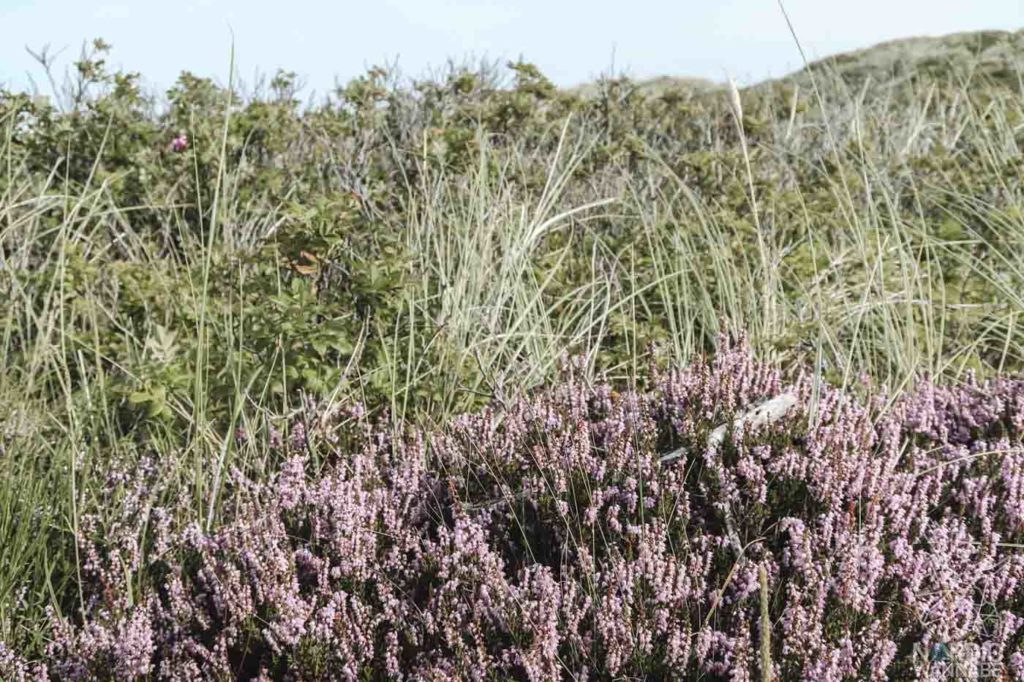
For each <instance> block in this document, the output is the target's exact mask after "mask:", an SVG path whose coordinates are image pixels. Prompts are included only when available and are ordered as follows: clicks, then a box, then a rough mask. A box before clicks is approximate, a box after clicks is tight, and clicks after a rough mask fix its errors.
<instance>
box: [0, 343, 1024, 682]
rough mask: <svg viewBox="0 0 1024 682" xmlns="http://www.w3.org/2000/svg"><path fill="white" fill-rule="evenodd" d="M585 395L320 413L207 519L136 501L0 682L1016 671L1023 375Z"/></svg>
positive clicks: (713, 369) (91, 546) (663, 383)
mask: <svg viewBox="0 0 1024 682" xmlns="http://www.w3.org/2000/svg"><path fill="white" fill-rule="evenodd" d="M580 375H581V372H580V367H579V366H577V365H574V364H572V363H568V364H567V365H566V367H565V370H564V379H563V381H562V383H560V384H559V385H557V386H556V387H554V388H553V389H552V390H550V391H549V392H546V393H544V394H542V395H539V396H536V397H534V398H531V399H526V398H524V399H520V400H518V401H516V402H514V403H511V404H508V405H507V406H505V407H504V408H503V409H501V410H499V409H497V408H488V409H485V410H483V411H481V412H478V413H474V414H467V415H464V416H461V417H459V418H456V419H455V420H454V421H453V422H451V423H450V424H449V425H448V427H447V428H445V429H442V430H438V431H432V432H428V431H410V432H409V433H407V434H405V435H403V436H401V437H398V436H395V435H394V433H393V431H392V430H391V429H390V428H385V427H382V426H379V425H377V424H375V423H374V422H373V421H372V420H371V419H370V418H369V417H367V416H366V415H364V414H363V412H362V410H361V409H358V408H356V409H351V408H350V409H348V410H346V411H338V410H332V411H321V412H320V413H318V414H315V415H311V416H310V418H308V419H307V420H306V421H305V424H304V426H303V427H302V428H298V427H296V428H294V429H292V431H291V433H289V434H288V437H283V436H279V437H278V438H277V439H276V446H277V447H279V448H281V450H282V451H283V454H284V455H285V459H284V464H283V466H281V468H280V470H279V472H278V473H277V475H276V476H275V477H274V478H273V479H272V480H270V481H269V482H266V483H257V482H252V481H248V480H245V479H244V478H242V477H241V476H236V477H235V480H234V482H233V484H234V485H235V486H236V487H237V490H238V494H237V495H235V496H234V498H233V499H235V500H236V502H235V503H234V504H235V505H236V508H234V509H232V513H231V514H230V515H228V518H229V519H230V520H229V521H227V522H225V524H224V525H222V526H221V527H219V528H215V529H213V530H211V531H210V532H206V531H204V530H203V529H201V528H200V527H198V526H196V525H192V526H189V527H186V528H178V529H176V528H172V527H171V524H170V523H169V522H168V516H167V515H166V514H164V513H163V512H161V511H160V510H153V511H151V512H148V513H141V511H143V510H138V509H134V508H132V507H131V505H130V504H128V503H126V504H127V507H126V509H128V511H129V514H128V515H129V516H130V517H131V518H134V519H136V523H144V522H148V523H149V526H150V528H151V535H152V536H153V537H154V540H153V547H152V549H151V551H150V552H149V554H148V558H147V559H146V560H145V561H140V560H139V556H140V549H139V548H138V546H129V545H130V543H129V545H125V546H121V545H119V544H118V543H117V542H116V539H111V538H107V542H106V544H105V545H104V546H105V547H106V549H105V550H103V551H99V550H98V549H97V547H98V545H97V544H96V542H95V538H94V537H92V536H91V535H90V531H89V528H88V524H84V526H85V527H84V528H83V530H82V532H81V537H80V538H79V539H80V552H81V554H82V556H83V571H84V574H85V576H84V577H85V579H86V580H85V582H86V585H85V589H86V595H87V602H88V604H89V606H88V609H87V613H86V614H85V618H84V621H80V622H72V620H71V619H62V618H58V617H57V616H56V615H55V616H54V617H53V619H52V620H53V626H52V640H51V642H50V643H49V644H48V647H47V651H46V654H47V656H46V659H47V660H46V662H45V663H43V662H39V663H32V662H28V661H26V660H24V659H22V658H20V657H19V656H17V655H16V654H15V653H14V652H13V651H10V650H7V649H3V648H0V676H2V677H3V678H4V679H15V680H25V679H47V678H51V679H68V680H76V679H77V680H82V679H109V678H113V679H150V678H151V679H166V680H198V679H235V678H237V679H301V680H316V679H331V680H333V679H339V680H355V679H423V680H431V679H435V680H441V679H445V680H448V679H476V680H484V679H528V680H549V679H560V678H564V679H570V678H571V679H622V678H640V677H642V678H645V679H670V678H671V679H733V680H746V679H762V675H763V674H764V673H765V672H766V671H765V670H764V667H765V664H766V661H768V660H770V665H771V666H772V669H773V670H772V673H771V674H772V675H773V676H774V678H775V679H786V680H789V679H806V680H818V681H820V680H842V679H871V680H885V679H940V677H936V675H937V673H936V672H935V670H934V667H935V666H936V665H938V662H936V663H933V670H932V671H931V672H930V673H929V672H928V671H926V670H925V669H924V666H926V664H927V657H926V658H925V659H922V658H921V657H920V656H919V655H918V654H919V653H920V652H921V651H936V650H940V651H947V650H958V649H956V648H955V647H958V646H960V647H963V646H967V645H970V646H972V647H974V648H972V649H970V650H971V651H975V652H981V654H980V655H979V657H978V658H977V659H975V660H972V661H968V662H967V663H966V664H969V665H971V666H973V668H972V670H975V671H978V670H981V669H982V668H981V666H989V668H988V669H989V670H998V674H1000V675H1003V678H1002V679H1005V678H1007V677H1009V678H1012V679H1022V677H1024V649H1022V637H1024V634H1022V633H1024V630H1022V629H1021V626H1022V625H1024V618H1022V617H1021V616H1020V615H1019V614H1021V613H1024V590H1022V587H1024V552H1022V551H1021V547H1022V546H1024V545H1022V542H1024V443H1022V435H1024V381H1021V380H1010V379H1000V380H994V381H991V382H988V383H984V384H981V383H976V382H973V381H971V382H968V383H967V384H966V385H963V386H960V387H957V388H942V387H937V386H931V385H926V386H923V387H921V388H920V389H919V390H916V391H915V392H913V393H911V394H908V395H906V396H902V397H898V398H896V399H890V398H889V397H887V396H885V395H875V396H873V397H870V398H869V399H868V400H867V402H861V401H858V400H857V399H855V398H853V397H851V396H850V395H847V394H844V393H843V392H840V391H838V390H834V389H830V388H828V387H818V389H817V390H815V387H814V385H813V381H812V380H811V379H809V378H807V377H803V378H798V379H797V381H796V382H795V383H794V384H793V385H792V386H783V384H782V381H781V379H780V376H779V375H778V373H776V372H775V371H774V370H773V369H771V368H769V367H768V366H765V365H762V364H759V363H757V362H755V361H753V360H752V359H751V358H750V355H749V354H748V352H747V350H746V349H744V348H742V347H740V348H734V349H732V350H728V351H725V352H722V353H720V354H719V355H718V356H717V357H716V358H715V359H714V360H713V361H711V362H706V363H697V364H695V365H693V366H691V367H689V368H687V369H683V370H678V371H671V372H655V373H654V376H653V377H652V378H651V381H650V386H649V387H648V388H647V389H645V390H632V391H624V392H621V393H619V392H616V391H615V390H613V389H612V388H610V387H609V386H608V385H598V386H596V387H589V386H587V384H586V383H585V382H584V381H583V380H582V379H581V378H579V377H580ZM784 389H786V390H791V391H793V392H794V393H795V394H796V395H797V397H798V402H797V406H796V407H795V408H793V410H792V411H791V412H790V413H789V414H788V415H787V417H786V418H785V419H784V420H779V421H775V422H762V423H754V422H746V423H745V424H743V425H742V426H739V427H735V428H731V427H730V428H727V429H726V437H725V438H724V439H722V440H721V442H717V441H716V440H715V439H711V441H710V442H711V444H710V445H709V444H708V443H709V438H708V436H709V434H710V433H711V431H712V430H713V429H715V428H716V427H717V426H719V425H720V424H732V423H734V420H735V418H736V417H737V416H738V415H741V414H744V413H746V412H747V411H748V410H749V409H750V408H751V407H752V406H753V405H755V404H757V403H758V402H760V401H762V400H763V399H765V398H769V397H772V396H775V395H778V394H779V393H780V392H782V391H783V390H784ZM676 451H680V452H681V454H680V455H679V456H674V457H666V456H665V455H666V453H669V452H676ZM313 454H316V455H317V457H315V458H314V457H313V456H312V455H313ZM314 461H324V462H326V464H325V465H324V466H323V468H322V469H321V470H320V471H315V470H314V466H313V462H314ZM112 547H113V549H112ZM125 571H129V572H132V571H137V572H141V573H145V574H146V575H147V576H148V580H149V584H152V585H153V588H152V589H147V590H146V591H144V592H143V595H142V597H141V598H137V599H135V600H134V601H133V600H132V598H131V597H130V596H129V594H128V593H127V592H126V590H125V587H124V586H125V580H124V575H125ZM762 573H763V575H764V576H765V581H764V585H765V587H764V588H761V587H760V581H759V574H762ZM762 609H766V611H767V613H766V614H764V615H765V616H766V617H762V615H761V613H762ZM760 623H767V624H769V629H768V630H766V631H762V625H760ZM936 647H939V649H936ZM960 650H962V649H960ZM762 652H763V653H762ZM982 659H984V660H982ZM957 664H958V665H964V664H965V663H964V662H962V661H958V663H957ZM928 675H932V677H931V678H929V677H928Z"/></svg>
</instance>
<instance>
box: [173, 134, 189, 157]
mask: <svg viewBox="0 0 1024 682" xmlns="http://www.w3.org/2000/svg"><path fill="white" fill-rule="evenodd" d="M186 149H188V136H187V135H185V134H184V133H182V134H181V135H178V136H177V137H176V138H174V139H173V140H171V151H172V152H183V151H185V150H186Z"/></svg>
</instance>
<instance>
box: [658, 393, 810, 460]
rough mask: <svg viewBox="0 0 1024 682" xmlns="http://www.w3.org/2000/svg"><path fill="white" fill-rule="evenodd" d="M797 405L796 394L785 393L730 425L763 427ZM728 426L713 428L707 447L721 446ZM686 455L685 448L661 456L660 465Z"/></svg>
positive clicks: (761, 404)
mask: <svg viewBox="0 0 1024 682" xmlns="http://www.w3.org/2000/svg"><path fill="white" fill-rule="evenodd" d="M796 404H797V397H796V393H794V392H792V391H786V392H785V393H780V394H779V395H777V396H775V397H774V398H771V399H770V400H766V401H764V402H763V403H760V404H758V405H757V406H756V407H754V409H752V410H750V411H749V412H744V413H743V414H741V415H740V416H739V417H737V418H736V419H734V420H733V421H732V423H731V425H732V428H733V430H735V429H737V428H739V427H741V426H753V427H758V426H764V425H766V424H772V423H774V422H777V421H779V420H780V419H782V418H783V417H785V416H786V415H787V414H789V411H790V410H792V409H793V408H794V407H795V406H796ZM729 426H730V424H720V425H719V426H717V427H715V430H714V431H712V432H711V435H709V436H708V447H709V448H712V447H717V446H719V445H721V443H722V441H723V440H725V434H726V433H727V432H728V430H729ZM684 454H686V450H685V448H679V449H678V450H673V451H672V452H670V453H668V454H667V455H662V456H661V459H660V460H659V461H660V462H661V463H662V464H667V463H668V462H671V461H673V460H677V459H679V458H680V457H682V456H683V455H684Z"/></svg>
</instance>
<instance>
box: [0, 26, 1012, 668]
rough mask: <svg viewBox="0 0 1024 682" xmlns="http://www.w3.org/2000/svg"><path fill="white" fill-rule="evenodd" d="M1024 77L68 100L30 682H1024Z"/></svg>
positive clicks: (881, 58)
mask: <svg viewBox="0 0 1024 682" xmlns="http://www.w3.org/2000/svg"><path fill="white" fill-rule="evenodd" d="M1018 44H1019V34H998V33H984V34H977V35H973V36H959V37H957V38H956V40H955V41H953V42H952V43H951V45H953V46H954V47H955V50H954V51H953V52H950V55H952V56H950V57H949V61H946V62H944V61H943V59H942V58H940V57H939V56H936V55H938V54H940V52H939V51H937V48H936V45H938V43H936V44H931V43H929V45H931V47H929V48H928V49H929V52H928V54H927V55H925V56H924V57H922V59H923V60H924V61H921V60H917V61H914V60H911V61H893V60H892V59H895V57H892V59H890V57H891V56H892V55H893V54H895V53H896V52H898V51H894V48H892V46H887V47H886V48H885V49H884V50H881V51H875V52H870V54H869V55H868V56H869V57H870V59H869V58H867V57H865V55H847V56H844V57H843V58H841V59H836V60H832V61H829V62H824V63H818V64H812V65H810V66H809V67H808V68H807V69H804V70H802V71H801V72H799V73H797V74H794V75H793V76H791V77H787V78H784V79H779V80H777V81H772V82H766V83H760V84H755V85H752V86H749V87H744V88H741V89H737V90H731V89H730V88H729V87H727V86H724V85H723V86H718V85H715V84H700V83H692V82H689V81H685V80H681V81H673V80H667V81H658V82H654V83H637V82H633V81H631V80H630V79H629V78H626V77H624V76H621V75H618V74H610V75H608V76H606V77H602V78H601V79H599V80H598V81H596V82H595V83H593V84H590V85H589V86H588V87H586V88H579V89H572V90H567V89H564V88H558V87H556V86H555V85H554V84H552V83H551V82H550V81H549V80H548V79H546V78H545V77H544V75H543V74H542V73H541V72H540V71H539V70H538V69H537V68H536V67H534V66H532V65H530V64H529V63H526V62H514V63H510V64H507V65H500V64H490V63H483V64H470V65H460V64H452V65H449V66H448V67H447V68H445V69H441V70H439V71H437V72H435V73H433V74H429V75H427V76H424V77H419V78H406V77H403V76H402V75H401V74H399V73H397V72H396V71H394V70H392V69H384V68H373V69H370V70H368V71H367V73H366V74H365V75H364V76H362V77H359V78H357V79H355V80H353V81H351V82H349V83H346V84H341V85H339V87H338V88H336V89H335V90H333V91H331V92H329V93H320V94H318V95H316V96H312V95H308V94H307V93H304V92H303V90H302V88H301V83H300V82H299V80H298V79H297V78H296V77H295V76H294V74H290V73H287V72H280V73H277V74H275V75H274V76H273V77H272V78H269V79H267V80H265V81H258V82H249V83H245V82H241V81H240V80H238V79H237V77H236V76H235V75H234V74H233V72H231V70H230V69H226V71H227V73H228V74H230V75H229V76H227V77H226V78H225V79H224V82H219V81H215V80H211V79H206V78H201V77H198V76H196V75H194V74H189V73H184V74H182V76H181V77H180V78H179V79H178V81H177V82H176V83H175V84H174V86H173V87H172V88H170V90H168V91H167V92H165V93H153V92H150V91H148V90H147V89H146V87H145V86H144V83H143V81H142V80H141V78H140V77H139V75H138V74H133V73H130V72H127V71H121V70H116V69H112V68H110V67H109V65H108V63H107V59H108V57H109V53H110V50H111V48H110V47H109V46H107V45H105V44H103V43H102V42H97V43H95V44H93V45H92V46H90V47H89V48H88V49H86V50H85V51H84V52H83V54H82V55H81V57H80V59H79V60H77V61H76V62H74V63H72V64H71V65H70V68H69V69H68V71H67V73H66V75H65V74H63V73H62V72H61V66H60V65H58V64H55V63H54V62H53V61H52V60H51V59H50V58H49V57H48V56H46V55H44V54H41V55H40V57H41V61H42V62H43V63H42V65H41V67H40V68H41V70H42V71H43V75H44V76H45V75H47V74H48V75H49V76H51V78H45V77H44V78H41V79H40V82H41V83H50V84H51V87H50V88H49V89H48V90H46V94H45V96H43V95H41V94H40V93H24V92H12V91H9V90H4V89H2V88H0V300H2V301H3V305H2V306H0V642H2V645H0V647H2V648H0V666H2V667H0V678H5V677H13V678H15V679H17V678H18V677H20V676H28V677H29V678H32V679H41V678H46V677H47V676H48V679H75V678H78V679H147V678H151V679H161V678H170V679H173V678H174V676H175V675H177V676H178V677H179V678H180V679H208V678H212V679H235V678H242V679H251V678H259V677H260V676H261V675H262V676H263V677H264V678H265V679H285V678H288V677H289V676H290V678H291V679H332V678H336V679H352V678H354V679H389V678H393V677H398V676H404V677H406V678H408V679H436V678H440V677H442V676H444V677H447V678H450V679H463V678H468V679H474V678H476V679H509V678H511V679H552V678H564V679H591V678H593V679H622V678H627V679H629V678H631V679H645V678H646V679H673V678H677V677H681V678H687V677H689V678H692V679H724V678H731V677H736V678H737V679H742V678H743V677H744V676H746V677H751V678H754V679H764V678H765V676H766V673H767V672H768V669H769V668H771V678H772V679H780V680H781V679H808V680H827V679H868V678H875V679H907V678H914V677H915V675H917V674H918V672H919V671H917V670H916V669H915V668H914V666H915V665H916V664H917V663H920V660H919V659H920V657H919V656H917V654H919V653H920V652H921V651H922V647H923V650H924V651H929V652H931V651H933V650H936V649H935V647H939V649H938V650H939V651H940V652H941V651H942V647H946V646H955V645H958V644H959V645H964V646H966V645H968V644H969V645H972V646H973V645H977V647H978V648H975V649H969V650H970V651H972V652H974V653H977V654H978V656H977V658H976V660H971V661H968V662H967V663H969V664H970V665H972V666H974V669H975V670H990V669H989V668H986V667H985V666H988V665H997V666H998V669H999V671H1000V674H1002V675H1003V676H1004V677H1008V678H1010V679H1012V678H1013V676H1014V675H1018V676H1019V675H1020V672H1019V671H1018V668H1019V665H1020V660H1019V659H1020V655H1021V651H1020V650H1021V643H1020V640H1019V638H1018V637H1017V634H1016V633H1017V622H1018V617H1019V614H1021V613H1024V611H1022V609H1021V604H1020V595H1019V594H1018V591H1017V584H1018V583H1019V582H1020V579H1021V570H1022V569H1021V561H1022V559H1021V558H1020V557H1021V556H1024V555H1021V552H1020V547H1021V544H1022V540H1021V538H1020V533H1021V523H1024V508H1022V504H1024V502H1022V500H1024V498H1022V497H1021V496H1022V495H1024V487H1022V485H1024V484H1022V483H1021V482H1020V480H1019V479H1020V477H1021V475H1022V473H1021V472H1022V471H1024V469H1022V463H1024V462H1022V460H1021V443H1020V438H1021V436H1020V433H1021V420H1022V416H1021V409H1022V408H1021V391H1022V389H1021V382H1020V379H1019V376H1020V371H1021V369H1022V368H1024V336H1022V334H1024V329H1022V327H1021V325H1020V314H1021V312H1022V311H1024V299H1022V298H1021V291H1024V248H1022V247H1024V223H1022V220H1024V199H1022V189H1021V184H1020V171H1021V153H1020V148H1021V143H1022V142H1024V106H1022V104H1021V103H1022V99H1021V89H1020V79H1019V78H1018V77H1017V70H1016V66H1015V62H1013V59H1011V58H1010V57H1008V56H1007V55H1010V56H1011V57H1012V55H1016V54H1019V52H1020V49H1019V46H1018ZM886 55H889V56H886ZM865 60H866V61H865ZM304 98H305V99H304ZM737 339H742V340H743V341H742V343H740V344H739V345H734V341H736V340H737ZM780 397H781V398H783V399H784V403H785V404H786V405H790V404H792V405H793V407H792V408H791V411H787V412H786V414H785V415H784V416H783V418H782V419H780V420H776V421H769V422H765V421H763V420H762V421H758V420H751V419H744V418H743V417H744V415H748V414H749V413H750V410H751V409H753V408H754V406H756V405H760V404H762V402H763V401H766V400H772V399H780ZM778 404H781V403H778ZM737 419H739V421H736V420H737ZM915 652H916V653H915ZM979 652H982V653H983V654H984V655H982V653H979ZM768 662H770V663H768ZM43 666H45V670H44V669H43Z"/></svg>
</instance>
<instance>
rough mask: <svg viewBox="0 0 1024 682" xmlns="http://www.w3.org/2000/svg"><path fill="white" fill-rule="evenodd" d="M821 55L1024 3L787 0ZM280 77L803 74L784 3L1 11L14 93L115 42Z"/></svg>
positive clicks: (117, 47) (56, 4)
mask: <svg viewBox="0 0 1024 682" xmlns="http://www.w3.org/2000/svg"><path fill="white" fill-rule="evenodd" d="M785 5H786V8H787V10H788V11H789V14H790V17H791V18H792V20H793V23H794V25H795V28H796V30H797V33H798V35H799V37H800V39H801V41H802V42H803V44H804V47H805V49H807V51H808V52H809V53H810V56H811V57H821V56H825V55H828V54H831V53H834V52H839V51H844V50H849V49H854V48H857V47H864V46H867V45H871V44H873V43H875V42H878V41H881V40H887V39H891V38H899V37H905V36H910V35H940V34H943V33H950V32H954V31H963V30H974V29H981V28H1004V29H1018V28H1022V27H1024V0H955V1H954V0H786V1H785ZM232 34H233V35H234V44H235V52H236V64H237V66H238V71H239V73H240V75H241V76H242V78H243V79H247V80H251V79H252V77H253V75H254V74H255V73H257V72H260V73H272V72H273V71H274V70H275V69H277V68H278V67H281V68H285V69H288V70H292V71H295V72H297V73H298V74H299V75H300V76H301V77H302V78H303V79H304V81H305V82H306V83H307V85H308V87H309V88H313V89H315V90H317V91H319V92H323V91H324V90H327V89H329V88H330V87H331V86H332V84H333V83H334V79H335V77H337V78H339V79H340V80H342V81H344V80H347V79H348V78H350V77H352V76H354V75H358V74H359V73H361V72H363V71H364V70H365V68H366V67H368V66H371V65H373V64H379V63H384V62H388V63H392V62H396V61H397V64H398V65H399V67H400V68H401V70H402V72H403V73H405V74H407V75H422V74H423V73H425V72H426V71H427V69H429V68H431V67H437V66H441V65H443V64H444V62H445V60H446V58H449V57H453V58H456V59H459V60H462V59H473V58H479V57H484V56H486V57H489V58H515V57H518V56H519V55H522V56H523V57H524V58H525V59H527V60H528V61H532V62H534V63H536V64H537V65H538V66H540V67H541V69H542V71H544V73H546V74H547V75H548V76H549V77H551V78H552V79H553V80H554V81H555V82H556V83H558V84H560V85H572V84H576V83H580V82H583V81H586V80H589V79H592V78H594V77H596V76H597V75H599V74H600V73H602V72H606V71H607V70H608V69H609V68H610V67H611V66H612V64H613V63H614V66H615V68H616V70H617V71H622V72H625V73H627V74H629V75H632V76H634V77H638V78H639V77H647V76H653V75H661V74H670V75H682V76H703V77H706V78H712V79H715V80H721V79H722V78H724V77H725V76H726V75H727V74H728V75H730V76H732V77H734V78H736V80H738V81H740V82H751V81H756V80H760V79H762V78H766V77H769V76H779V75H782V74H784V73H786V72H788V71H791V70H793V69H795V68H797V67H798V66H799V65H800V59H799V54H798V52H797V50H796V47H795V45H794V44H793V41H792V39H791V37H790V35H789V32H788V30H787V28H786V24H785V21H784V19H783V17H782V14H781V12H780V11H779V8H778V5H777V1H776V0H675V1H674V2H666V1H661V2H656V1H654V0H619V1H617V2H606V1H604V0H590V1H589V2H582V1H577V0H516V1H510V0H506V1H504V2H498V1H496V0H363V1H361V2H353V1H351V0H335V1H334V2H328V1H320V2H316V1H311V0H287V1H284V2H282V1H280V0H277V1H274V2H269V1H265V0H247V1H243V0H180V1H179V2H176V3H170V2H166V0H155V1H154V0H133V1H127V0H100V1H95V0H48V1H43V0H35V1H33V0H0V83H6V84H7V85H8V86H12V85H13V86H24V84H25V83H27V78H26V73H31V74H33V75H34V76H35V77H36V78H37V80H39V81H40V82H42V79H41V72H40V71H39V69H38V68H37V67H36V66H35V65H34V63H33V61H32V59H31V57H29V55H28V54H27V53H26V52H25V47H26V46H27V47H30V48H32V49H38V48H40V47H42V46H43V45H45V44H47V43H48V44H49V45H50V47H51V50H52V51H56V50H59V49H61V48H65V50H64V52H63V53H62V55H61V62H60V63H61V64H68V63H70V61H71V60H72V59H73V58H74V57H75V56H77V54H78V51H79V49H80V47H81V45H82V42H83V41H84V40H88V39H92V38H94V37H102V38H104V39H105V40H107V41H108V42H110V43H112V44H113V48H114V49H113V52H112V54H111V58H110V61H111V62H112V63H114V64H115V65H121V66H124V67H125V68H127V69H130V70H135V71H140V72H141V73H142V74H143V76H144V77H145V79H146V82H147V84H148V85H149V86H150V87H155V88H159V89H165V88H167V87H168V86H169V85H170V84H171V83H173V81H174V79H175V77H176V76H177V74H178V73H179V72H180V71H181V70H183V69H188V70H191V71H193V72H195V73H198V74H201V75H209V76H214V77H217V78H218V79H219V80H222V81H223V80H226V76H227V70H228V53H229V49H230V46H231V41H232Z"/></svg>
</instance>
